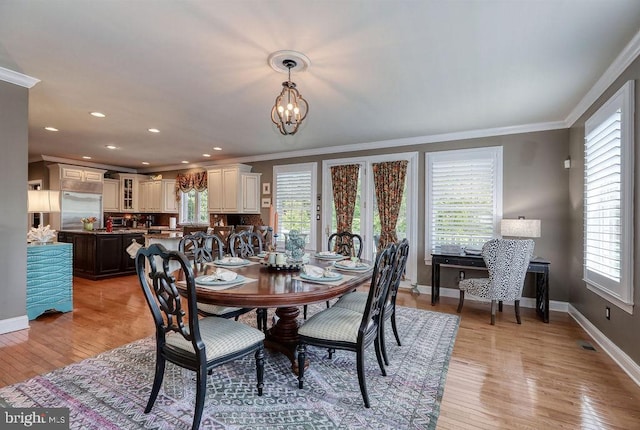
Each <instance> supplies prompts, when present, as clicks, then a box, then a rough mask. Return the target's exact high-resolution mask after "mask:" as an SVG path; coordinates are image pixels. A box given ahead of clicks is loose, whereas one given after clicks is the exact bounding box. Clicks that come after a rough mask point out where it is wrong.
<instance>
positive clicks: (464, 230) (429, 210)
mask: <svg viewBox="0 0 640 430" xmlns="http://www.w3.org/2000/svg"><path fill="white" fill-rule="evenodd" d="M425 181H426V187H425V188H426V190H427V196H426V199H425V203H426V210H425V213H426V218H427V225H426V226H425V232H426V236H427V237H426V240H425V244H426V246H427V250H426V253H425V255H430V254H431V252H432V251H433V250H437V249H438V248H439V247H440V246H442V245H460V246H464V247H467V248H478V249H479V248H482V245H483V244H484V243H485V242H486V241H488V240H490V239H492V238H493V237H495V236H496V235H495V232H496V225H497V221H498V219H499V218H500V217H501V216H502V147H497V146H496V147H489V148H477V149H464V150H454V151H442V152H432V153H427V154H426V174H425Z"/></svg>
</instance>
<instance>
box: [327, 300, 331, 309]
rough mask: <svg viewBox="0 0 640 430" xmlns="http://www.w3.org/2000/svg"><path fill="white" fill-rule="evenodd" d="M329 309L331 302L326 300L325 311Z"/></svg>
mask: <svg viewBox="0 0 640 430" xmlns="http://www.w3.org/2000/svg"><path fill="white" fill-rule="evenodd" d="M330 307H331V302H330V301H329V300H327V309H329V308H330Z"/></svg>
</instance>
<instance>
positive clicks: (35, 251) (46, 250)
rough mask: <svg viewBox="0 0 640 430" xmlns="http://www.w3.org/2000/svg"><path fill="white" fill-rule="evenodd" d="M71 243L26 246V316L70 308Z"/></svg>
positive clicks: (71, 305)
mask: <svg viewBox="0 0 640 430" xmlns="http://www.w3.org/2000/svg"><path fill="white" fill-rule="evenodd" d="M72 248H73V246H72V245H71V244H70V243H60V242H58V243H51V244H47V245H28V246H27V317H28V318H29V319H30V320H32V319H35V318H37V317H38V316H40V315H41V314H43V313H44V312H46V311H48V310H51V309H55V310H57V311H60V312H69V311H72V310H73V249H72Z"/></svg>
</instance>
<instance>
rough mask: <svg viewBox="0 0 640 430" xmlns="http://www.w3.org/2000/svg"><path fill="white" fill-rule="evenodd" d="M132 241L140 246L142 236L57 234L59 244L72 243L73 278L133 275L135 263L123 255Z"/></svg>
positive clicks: (123, 234)
mask: <svg viewBox="0 0 640 430" xmlns="http://www.w3.org/2000/svg"><path fill="white" fill-rule="evenodd" d="M132 240H135V241H136V242H138V243H140V244H144V235H143V234H141V233H122V234H120V233H108V234H105V233H89V232H87V233H84V232H83V233H80V232H77V233H76V232H70V231H61V232H59V233H58V241H59V242H66V243H72V244H73V274H74V276H79V277H81V278H89V279H94V280H95V279H103V278H110V277H113V276H122V275H131V274H134V273H135V272H136V266H135V260H134V259H133V258H131V257H130V256H129V254H128V253H127V247H128V246H129V245H130V244H131V241H132Z"/></svg>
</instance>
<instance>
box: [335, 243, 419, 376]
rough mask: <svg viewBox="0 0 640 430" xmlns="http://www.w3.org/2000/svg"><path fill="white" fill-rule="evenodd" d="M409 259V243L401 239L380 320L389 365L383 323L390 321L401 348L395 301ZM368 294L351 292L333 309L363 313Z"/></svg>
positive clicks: (385, 355) (384, 351) (383, 355)
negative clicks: (338, 308)
mask: <svg viewBox="0 0 640 430" xmlns="http://www.w3.org/2000/svg"><path fill="white" fill-rule="evenodd" d="M408 257H409V241H408V240H407V239H402V241H401V242H400V243H399V244H398V246H397V249H396V253H395V257H394V261H393V267H392V269H391V271H392V275H391V282H390V283H389V290H388V292H387V297H386V300H385V305H384V308H383V310H382V318H381V320H380V347H381V348H382V357H383V358H384V362H385V364H386V365H387V366H388V365H389V357H388V355H387V346H386V342H385V323H386V321H389V320H391V328H392V330H393V335H394V336H395V338H396V342H397V343H398V346H402V342H401V341H400V335H399V333H398V324H397V322H396V299H397V296H398V288H399V287H400V282H401V281H402V277H403V275H404V271H405V269H406V267H407V259H408ZM367 296H368V292H366V291H352V292H350V293H347V294H345V295H343V296H342V297H340V299H339V300H338V301H337V302H336V304H334V305H333V306H334V307H340V308H345V309H350V310H353V311H356V312H360V313H363V312H364V309H365V306H366V303H367Z"/></svg>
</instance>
